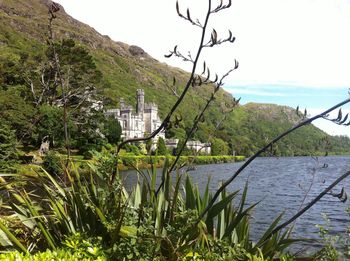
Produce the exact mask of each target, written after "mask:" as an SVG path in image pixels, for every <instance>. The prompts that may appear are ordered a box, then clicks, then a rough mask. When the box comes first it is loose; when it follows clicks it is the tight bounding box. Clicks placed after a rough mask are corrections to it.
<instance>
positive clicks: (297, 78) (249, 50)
mask: <svg viewBox="0 0 350 261" xmlns="http://www.w3.org/2000/svg"><path fill="white" fill-rule="evenodd" d="M57 1H58V2H59V3H61V4H63V5H64V6H65V7H66V9H67V11H68V12H69V13H71V14H72V15H73V16H75V17H77V18H78V19H79V20H82V21H85V22H87V23H88V24H90V25H91V26H93V27H95V28H96V29H97V30H98V31H100V32H102V33H103V34H108V35H110V36H111V37H112V38H113V39H115V40H119V41H124V42H127V43H129V44H136V45H139V46H141V47H142V48H144V49H145V50H146V51H147V52H149V53H150V54H151V55H152V56H154V57H155V58H157V59H159V60H161V61H165V59H164V57H163V54H165V53H166V52H167V51H168V50H169V49H172V47H173V46H174V45H175V44H179V47H180V48H181V49H182V50H184V52H185V53H187V50H188V49H195V47H196V46H197V43H198V36H199V32H198V30H195V28H194V27H192V26H190V25H189V24H187V23H186V22H185V21H183V20H182V19H179V18H178V17H177V16H176V11H175V1H164V0H149V1H142V0H134V1H111V0H109V1H108V0H100V1H91V0H90V1H86V0H75V1H72V0H57ZM179 2H180V7H181V9H182V10H186V7H187V5H189V4H190V5H191V6H195V7H197V8H198V7H200V8H199V9H200V10H201V11H204V9H205V8H206V4H203V3H206V1H203V0H192V1H186V0H180V1H179ZM214 2H215V1H214ZM196 14H199V12H198V11H197V12H194V11H193V15H192V16H193V17H195V16H196ZM202 17H203V16H202ZM213 24H215V27H216V28H217V30H218V32H219V34H220V35H221V34H224V33H225V32H226V30H227V29H231V30H232V32H233V33H234V35H235V36H236V38H237V40H236V42H235V43H234V44H233V45H230V46H227V45H226V46H223V47H218V48H214V50H210V52H207V51H206V52H205V54H204V56H205V57H207V60H208V61H209V64H211V65H212V70H213V71H214V68H215V70H216V71H218V72H219V73H224V72H225V71H226V70H227V69H229V68H230V67H231V66H232V65H233V61H234V59H235V58H237V59H238V60H239V61H240V65H241V66H240V68H239V70H237V71H236V72H235V73H233V74H232V76H230V78H229V79H228V81H227V82H228V83H229V84H235V83H242V82H245V83H252V82H255V83H260V84H262V83H278V82H292V83H296V84H299V85H300V84H301V85H304V86H309V85H310V86H328V87H333V86H335V87H336V86H349V84H350V74H349V73H348V71H349V68H350V48H349V46H350V34H349V33H348V31H349V24H350V2H349V1H348V0H337V1H334V0H317V1H316V0H284V1H281V0H264V1H261V0H233V5H232V8H231V9H229V10H226V11H225V12H223V13H222V15H219V16H216V17H214V18H213ZM166 61H167V62H168V63H170V64H172V65H175V66H179V67H183V68H185V69H189V67H188V66H186V65H184V64H183V63H182V62H180V61H177V60H166Z"/></svg>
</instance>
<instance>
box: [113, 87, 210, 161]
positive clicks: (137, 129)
mask: <svg viewBox="0 0 350 261" xmlns="http://www.w3.org/2000/svg"><path fill="white" fill-rule="evenodd" d="M136 99H137V103H136V111H134V109H133V107H132V106H131V105H126V104H125V102H124V99H120V108H117V109H109V110H107V111H106V115H107V116H110V117H113V118H115V119H116V120H118V121H119V123H120V126H121V127H122V139H124V140H127V139H132V138H142V137H145V136H147V135H148V134H150V133H152V132H153V131H155V130H156V129H158V128H159V126H160V125H161V124H162V121H161V120H160V118H159V116H158V106H157V104H155V103H145V92H144V90H142V89H138V90H137V91H136ZM159 137H162V138H163V139H164V140H165V144H166V146H167V147H168V149H169V150H174V149H175V148H176V147H177V144H178V142H179V140H178V139H171V140H167V139H165V132H164V130H162V131H161V132H160V133H159V134H158V135H157V136H156V137H155V138H154V139H153V143H154V146H155V144H156V142H157V140H158V138H159ZM186 145H187V147H188V148H189V149H191V150H194V151H197V152H198V151H200V152H202V153H205V154H210V152H211V146H210V143H201V142H200V141H188V142H187V143H186ZM154 148H155V147H154Z"/></svg>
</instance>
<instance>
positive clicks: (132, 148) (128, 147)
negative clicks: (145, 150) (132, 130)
mask: <svg viewBox="0 0 350 261" xmlns="http://www.w3.org/2000/svg"><path fill="white" fill-rule="evenodd" d="M125 151H126V152H129V153H132V154H133V155H135V156H138V155H140V150H139V148H138V147H137V146H136V145H134V144H130V143H129V144H126V145H125Z"/></svg>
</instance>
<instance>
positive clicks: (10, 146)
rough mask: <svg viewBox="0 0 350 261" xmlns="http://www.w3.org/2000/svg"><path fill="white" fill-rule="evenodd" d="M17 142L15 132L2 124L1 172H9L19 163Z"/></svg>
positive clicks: (0, 132)
mask: <svg viewBox="0 0 350 261" xmlns="http://www.w3.org/2000/svg"><path fill="white" fill-rule="evenodd" d="M17 159H18V152H17V140H16V136H15V132H14V131H12V130H11V129H10V127H9V126H8V125H6V124H4V123H0V170H8V169H10V168H11V167H13V166H12V165H13V164H14V163H16V162H17Z"/></svg>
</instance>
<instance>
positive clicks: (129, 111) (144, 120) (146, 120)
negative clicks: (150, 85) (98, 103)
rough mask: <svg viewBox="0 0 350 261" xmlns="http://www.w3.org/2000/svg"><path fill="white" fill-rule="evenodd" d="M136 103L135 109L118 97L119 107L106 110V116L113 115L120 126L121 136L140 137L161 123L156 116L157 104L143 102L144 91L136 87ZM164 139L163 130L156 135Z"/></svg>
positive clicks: (127, 137) (124, 137) (128, 137)
mask: <svg viewBox="0 0 350 261" xmlns="http://www.w3.org/2000/svg"><path fill="white" fill-rule="evenodd" d="M136 98H137V104H136V111H134V109H133V107H132V106H131V105H126V104H125V102H124V99H120V108H118V109H110V110H107V112H106V114H107V115H108V116H111V117H114V118H115V119H117V120H118V121H119V123H120V126H121V127H122V138H123V139H124V140H126V139H132V138H142V137H144V136H146V135H148V134H150V133H152V132H153V131H155V130H156V129H158V128H159V126H160V125H161V124H162V121H161V120H160V119H159V116H158V106H157V105H156V104H155V103H145V92H144V90H142V89H138V90H137V92H136ZM158 137H162V138H163V139H165V133H164V131H161V132H160V133H159V134H158V135H157V136H156V140H158Z"/></svg>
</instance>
